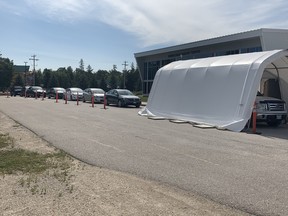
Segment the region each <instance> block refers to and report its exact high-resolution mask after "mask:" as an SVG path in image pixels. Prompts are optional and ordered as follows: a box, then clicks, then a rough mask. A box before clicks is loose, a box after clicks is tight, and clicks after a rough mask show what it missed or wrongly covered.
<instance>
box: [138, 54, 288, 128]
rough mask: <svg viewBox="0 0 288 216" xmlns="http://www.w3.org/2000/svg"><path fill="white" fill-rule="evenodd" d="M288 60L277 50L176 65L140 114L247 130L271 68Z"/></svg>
mask: <svg viewBox="0 0 288 216" xmlns="http://www.w3.org/2000/svg"><path fill="white" fill-rule="evenodd" d="M285 55H287V51H286V50H285V51H281V50H275V51H268V52H259V53H248V54H239V55H231V56H221V57H211V58H205V59H195V60H186V61H177V62H172V63H170V64H169V65H166V66H164V67H163V68H160V69H159V71H158V72H157V74H156V76H155V79H154V83H153V85H152V88H151V92H150V95H149V99H148V102H147V106H146V107H145V108H144V110H142V111H140V112H139V114H140V115H141V114H148V115H153V116H160V117H166V118H170V119H180V120H185V121H192V122H196V123H201V124H203V123H204V124H208V125H213V126H215V127H218V128H226V129H229V130H233V131H241V130H242V129H243V128H244V126H245V124H246V122H247V121H248V119H249V118H250V116H251V112H252V107H253V103H254V101H255V97H256V94H257V90H258V87H259V83H260V80H261V77H262V74H263V71H264V69H265V67H266V66H267V65H269V64H270V63H271V62H272V61H276V60H277V59H279V58H281V57H283V56H284V57H285ZM281 64H283V62H282V63H281ZM284 64H285V63H284ZM287 83H288V82H287ZM282 85H285V83H284V84H283V83H282ZM285 94H286V93H285Z"/></svg>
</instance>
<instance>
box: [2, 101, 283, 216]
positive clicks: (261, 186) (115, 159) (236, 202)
mask: <svg viewBox="0 0 288 216" xmlns="http://www.w3.org/2000/svg"><path fill="white" fill-rule="evenodd" d="M107 108H108V109H106V110H105V109H104V108H103V105H102V104H95V107H94V108H92V106H91V104H89V103H82V102H80V103H79V105H78V106H77V103H76V102H75V101H73V102H70V101H68V104H65V103H64V101H63V100H59V102H58V103H56V102H55V100H49V99H45V100H41V99H37V100H36V99H33V98H26V99H25V98H20V97H13V98H11V97H9V98H7V97H4V96H2V97H0V111H2V112H4V113H5V114H7V115H8V116H10V117H11V118H13V119H14V120H16V121H18V122H19V123H21V124H23V125H24V126H26V127H27V128H29V129H30V130H32V131H34V132H35V133H36V134H38V135H39V136H41V137H43V138H44V139H45V140H47V141H48V142H50V143H51V144H52V145H54V146H56V147H58V148H60V149H63V150H64V151H66V152H68V153H70V154H71V155H73V156H74V157H76V158H78V159H80V160H82V161H85V162H87V163H90V164H93V165H96V166H100V167H105V168H109V169H114V170H118V171H122V172H127V173H131V174H134V175H137V176H139V177H142V178H145V179H150V180H155V181H158V182H161V183H163V184H167V185H171V186H174V187H179V188H181V189H184V190H186V191H187V192H191V193H197V194H199V195H202V196H204V197H206V198H209V199H211V200H214V201H216V202H218V203H221V204H225V205H228V206H231V207H234V208H237V209H240V210H242V211H245V212H248V213H252V214H255V215H288V205H287V204H288V201H287V200H288V191H287V190H288V181H287V177H288V163H287V162H288V142H287V138H288V133H287V129H288V127H287V125H283V126H281V127H279V128H269V127H267V126H265V125H261V126H259V127H258V128H257V131H258V132H261V134H260V135H255V134H251V133H250V132H245V133H244V132H242V133H235V132H229V131H220V130H216V129H199V128H195V127H193V126H192V125H190V124H175V123H171V122H169V121H167V120H150V119H147V118H145V117H141V116H139V115H137V112H138V111H139V110H140V109H138V108H132V107H131V108H118V107H115V106H108V107H107ZM0 121H1V120H0Z"/></svg>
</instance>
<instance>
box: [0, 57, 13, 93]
mask: <svg viewBox="0 0 288 216" xmlns="http://www.w3.org/2000/svg"><path fill="white" fill-rule="evenodd" d="M12 77H13V61H10V59H9V58H1V57H0V91H5V90H6V89H8V88H9V87H10V85H11V81H12Z"/></svg>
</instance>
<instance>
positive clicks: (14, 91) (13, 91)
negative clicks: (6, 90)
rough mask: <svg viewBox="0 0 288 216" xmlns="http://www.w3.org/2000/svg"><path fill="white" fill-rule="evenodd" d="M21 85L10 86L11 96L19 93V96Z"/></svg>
mask: <svg viewBox="0 0 288 216" xmlns="http://www.w3.org/2000/svg"><path fill="white" fill-rule="evenodd" d="M21 91H22V86H13V87H12V88H11V91H10V94H11V96H14V97H15V96H16V95H20V96H21Z"/></svg>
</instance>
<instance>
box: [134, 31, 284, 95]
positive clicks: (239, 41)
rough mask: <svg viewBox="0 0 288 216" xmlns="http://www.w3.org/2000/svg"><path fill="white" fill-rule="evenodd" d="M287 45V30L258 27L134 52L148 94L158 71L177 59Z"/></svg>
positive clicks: (232, 53)
mask: <svg viewBox="0 0 288 216" xmlns="http://www.w3.org/2000/svg"><path fill="white" fill-rule="evenodd" d="M287 48H288V30H284V29H258V30H253V31H248V32H243V33H238V34H233V35H227V36H223V37H217V38H212V39H208V40H203V41H197V42H192V43H188V44H182V45H177V46H172V47H167V48H162V49H156V50H151V51H145V52H140V53H135V54H134V56H135V58H136V62H137V65H138V68H139V73H140V77H141V80H142V88H143V94H145V95H149V92H150V90H151V87H152V84H153V80H154V77H155V75H156V72H157V71H158V70H159V69H160V68H161V67H163V66H165V65H167V64H169V63H171V62H173V61H178V60H188V59H199V58H207V57H213V56H224V55H234V54H241V53H251V52H261V51H267V50H274V49H287Z"/></svg>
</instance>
